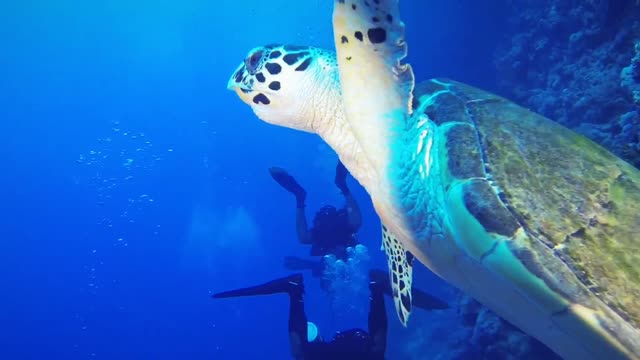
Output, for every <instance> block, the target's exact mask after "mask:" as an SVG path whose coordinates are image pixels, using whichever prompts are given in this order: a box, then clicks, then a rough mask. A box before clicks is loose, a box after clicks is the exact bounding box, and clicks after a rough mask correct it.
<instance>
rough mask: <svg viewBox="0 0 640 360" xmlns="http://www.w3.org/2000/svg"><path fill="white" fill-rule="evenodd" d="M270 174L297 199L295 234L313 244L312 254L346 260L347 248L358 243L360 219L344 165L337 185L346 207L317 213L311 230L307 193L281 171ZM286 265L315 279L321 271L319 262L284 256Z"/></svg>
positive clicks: (339, 171) (278, 169)
mask: <svg viewBox="0 0 640 360" xmlns="http://www.w3.org/2000/svg"><path fill="white" fill-rule="evenodd" d="M269 172H270V173H271V176H272V177H273V179H274V180H275V181H276V182H277V183H278V184H280V186H282V187H283V188H285V189H286V190H287V191H289V192H290V193H292V194H293V195H294V196H295V198H296V235H297V237H298V241H299V242H300V243H302V244H308V245H311V250H310V255H311V256H325V255H328V254H333V255H335V256H336V258H338V259H342V260H346V258H347V252H346V249H347V248H348V247H354V246H356V245H357V244H358V240H357V238H356V235H355V234H356V232H357V231H358V230H359V229H360V225H361V216H360V208H359V206H358V203H357V202H356V200H355V199H354V198H353V195H352V194H351V191H350V190H349V188H348V187H347V174H348V171H347V169H346V168H345V167H344V165H343V164H342V163H341V162H338V165H337V166H336V175H335V181H334V182H335V184H336V186H337V187H338V189H340V191H341V192H342V195H343V196H344V199H345V206H344V207H343V208H341V209H336V208H335V207H334V206H331V205H326V206H323V207H322V208H321V209H320V210H318V211H317V212H316V214H315V217H314V219H313V227H311V228H310V229H309V228H308V226H307V217H306V214H305V200H306V197H307V192H306V190H305V189H304V188H303V187H302V186H300V184H298V182H297V181H296V180H295V179H294V178H293V176H291V175H289V174H288V173H287V172H286V170H284V169H282V168H278V167H272V168H270V169H269ZM285 266H286V267H287V268H288V269H290V270H304V269H311V270H313V273H314V275H315V276H317V275H319V272H320V271H321V264H320V263H318V262H314V261H310V260H306V259H300V258H297V257H293V256H287V257H285Z"/></svg>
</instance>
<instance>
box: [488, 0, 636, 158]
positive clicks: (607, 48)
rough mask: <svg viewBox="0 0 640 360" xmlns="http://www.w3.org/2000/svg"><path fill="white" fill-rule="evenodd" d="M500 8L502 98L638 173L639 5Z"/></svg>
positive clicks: (518, 2)
mask: <svg viewBox="0 0 640 360" xmlns="http://www.w3.org/2000/svg"><path fill="white" fill-rule="evenodd" d="M505 1H506V3H507V4H508V6H509V9H510V12H511V15H510V16H509V19H510V21H509V29H506V31H505V33H506V34H508V35H507V37H506V38H505V41H504V43H502V44H501V45H500V46H499V47H498V50H497V53H496V66H497V70H498V83H499V86H500V88H501V89H502V93H503V94H504V95H506V96H508V97H510V98H512V99H513V100H515V101H516V102H519V103H521V104H524V105H526V106H528V107H529V108H530V109H531V110H533V111H536V112H539V113H541V114H544V115H545V116H547V117H549V118H551V119H553V120H556V121H558V122H560V123H562V124H564V125H566V126H569V127H570V128H572V129H574V130H576V131H578V132H580V133H582V134H584V135H586V136H588V137H589V138H591V139H593V140H594V141H596V142H598V143H600V144H601V145H603V146H604V147H606V148H608V149H610V150H612V151H613V152H614V153H616V154H617V155H618V156H620V157H622V158H624V159H625V160H627V161H629V162H631V163H632V164H634V165H635V166H640V1H638V0H505Z"/></svg>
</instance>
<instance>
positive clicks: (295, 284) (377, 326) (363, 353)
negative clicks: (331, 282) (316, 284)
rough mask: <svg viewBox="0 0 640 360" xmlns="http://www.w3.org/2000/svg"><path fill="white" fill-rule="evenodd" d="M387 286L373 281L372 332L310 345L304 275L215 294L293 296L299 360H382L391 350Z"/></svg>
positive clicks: (292, 315) (294, 343) (293, 343)
mask: <svg viewBox="0 0 640 360" xmlns="http://www.w3.org/2000/svg"><path fill="white" fill-rule="evenodd" d="M384 286H386V285H385V284H384V283H379V282H376V281H371V282H370V284H369V288H370V290H371V297H370V299H371V300H370V307H369V331H368V332H367V331H364V330H361V329H351V330H347V331H342V332H339V333H337V334H336V335H335V336H334V338H333V339H332V340H331V341H328V342H324V341H315V342H308V340H307V339H308V338H307V316H306V314H305V311H304V300H303V296H304V284H303V277H302V274H294V275H291V276H288V277H286V278H281V279H277V280H273V281H270V282H268V283H265V284H262V285H258V286H254V287H249V288H243V289H238V290H232V291H228V292H223V293H219V294H215V295H214V296H213V297H214V298H226V297H236V296H253V295H267V294H273V293H280V292H286V293H288V294H289V338H290V341H291V351H292V355H293V357H294V359H296V360H382V359H384V353H385V350H386V347H387V344H386V342H387V314H386V312H385V308H384Z"/></svg>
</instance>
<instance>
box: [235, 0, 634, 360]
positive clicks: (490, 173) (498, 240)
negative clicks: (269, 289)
mask: <svg viewBox="0 0 640 360" xmlns="http://www.w3.org/2000/svg"><path fill="white" fill-rule="evenodd" d="M333 26H334V41H335V47H336V53H333V52H331V51H327V50H322V49H318V48H313V47H307V46H304V47H300V46H287V45H267V46H260V47H257V48H254V49H252V50H251V51H250V52H249V54H248V56H247V57H246V59H245V60H244V62H243V63H242V64H241V65H240V66H239V67H238V69H237V70H236V71H235V72H234V74H233V75H232V77H231V79H230V81H229V84H228V87H229V88H230V89H232V90H234V91H236V93H237V94H238V95H239V96H240V98H241V99H242V100H243V101H244V102H246V103H247V104H248V105H250V106H251V107H252V108H253V110H254V112H255V114H256V115H257V116H258V117H259V118H260V119H262V120H264V121H266V122H268V123H272V124H277V125H280V126H285V127H289V128H294V129H299V130H303V131H307V132H312V133H316V134H318V135H319V136H321V137H322V139H323V140H324V141H326V142H327V143H328V144H329V145H330V146H331V147H332V148H333V149H334V150H335V151H336V152H337V153H338V155H339V157H340V159H341V160H342V162H343V163H344V164H345V165H346V167H347V168H348V169H349V170H350V172H351V173H352V174H353V176H354V177H355V178H356V179H357V180H358V181H359V182H360V183H361V184H362V185H363V187H364V188H365V189H366V191H367V192H368V193H369V195H370V196H371V198H372V200H373V204H374V207H375V210H376V213H377V214H378V215H379V217H380V219H381V222H382V236H383V244H384V247H385V250H386V253H387V258H388V265H389V269H390V274H391V280H392V284H393V286H394V299H395V305H396V310H397V313H398V316H399V318H400V320H401V321H402V323H403V324H405V325H406V322H407V320H408V316H409V313H410V311H411V295H410V294H411V292H410V288H411V282H412V268H413V258H414V256H415V258H417V259H418V260H419V261H420V262H422V263H423V264H425V265H426V266H427V267H428V268H429V269H431V270H432V271H433V272H434V273H436V274H438V275H439V276H440V277H442V278H443V279H445V280H447V281H448V282H450V283H452V284H453V285H455V286H456V287H458V288H460V289H462V290H463V291H465V292H467V293H468V294H470V295H471V296H473V297H474V298H476V299H478V300H479V301H480V302H482V303H483V304H485V305H486V306H488V307H489V308H490V309H492V310H493V311H495V312H496V313H498V314H499V315H500V316H502V317H503V318H505V319H506V320H508V321H510V322H511V323H513V324H515V325H517V326H518V327H520V328H521V329H522V330H524V331H525V332H527V333H528V334H530V335H532V336H534V337H536V338H537V339H539V340H541V341H542V342H543V343H545V344H546V345H548V346H549V347H550V348H551V349H552V350H554V351H555V352H556V353H558V354H559V355H561V356H562V357H564V358H566V359H581V360H584V359H593V360H596V359H628V358H632V359H640V331H639V330H638V329H639V327H640V239H639V235H638V234H639V233H640V215H639V214H640V212H639V210H640V171H638V170H637V169H636V168H634V167H632V166H631V165H629V164H628V163H626V162H624V161H622V160H620V159H619V158H617V157H616V156H614V155H612V154H611V153H610V152H608V151H607V150H605V149H604V148H602V147H600V146H598V145H597V144H595V143H593V142H592V141H590V140H588V139H586V138H585V137H583V136H580V135H578V134H576V133H574V132H572V131H571V130H569V129H567V128H565V127H563V126H561V125H559V124H557V123H555V122H552V121H551V120H548V119H546V118H544V117H542V116H540V115H538V114H535V113H533V112H530V111H528V110H527V109H524V108H522V107H520V106H518V105H516V104H514V103H512V102H510V101H508V100H506V99H504V98H502V97H499V96H497V95H493V94H491V93H488V92H485V91H482V90H480V89H477V88H474V87H471V86H468V85H465V84H462V83H458V82H455V81H452V80H446V79H432V80H429V81H426V82H423V83H420V84H418V85H415V83H414V75H413V71H412V68H411V67H410V66H409V65H408V64H403V63H402V60H403V59H404V58H405V56H406V54H407V46H406V43H405V40H404V24H403V22H402V21H401V19H400V16H399V7H398V0H336V1H335V2H334V14H333ZM436 55H437V54H436Z"/></svg>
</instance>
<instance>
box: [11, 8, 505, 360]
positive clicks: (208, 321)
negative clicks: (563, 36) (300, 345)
mask: <svg viewBox="0 0 640 360" xmlns="http://www.w3.org/2000/svg"><path fill="white" fill-rule="evenodd" d="M427 3H428V4H427ZM474 4H475V2H473V1H459V0H456V1H451V0H439V1H428V2H426V1H418V0H414V1H403V2H402V8H403V13H404V19H405V22H406V23H407V26H408V28H407V29H408V42H409V44H410V56H409V60H410V61H411V62H412V63H413V64H414V68H415V71H416V74H417V76H418V77H419V78H422V79H426V78H428V77H433V76H447V77H451V78H455V79H457V80H461V81H465V82H468V83H471V84H474V85H478V86H481V87H484V88H486V89H489V90H492V89H495V88H496V84H495V77H496V75H495V66H494V63H493V52H494V51H495V44H496V43H497V41H498V40H500V39H501V37H502V36H503V34H502V32H501V29H502V26H503V25H504V22H505V21H506V19H504V16H502V13H501V9H500V8H499V7H497V8H495V7H494V8H490V7H487V6H486V4H485V5H484V6H481V5H474ZM331 6H332V4H331V2H330V1H319V0H318V1H316V0H308V1H304V2H292V1H290V0H273V1H268V2H265V1H237V0H233V1H231V0H217V1H210V0H208V1H204V0H193V1H135V2H134V1H124V0H112V1H102V0H96V1H72V0H57V1H44V0H43V1H37V0H21V1H12V2H9V1H7V2H3V3H2V4H1V5H0V159H1V160H2V161H0V169H1V172H0V173H1V174H2V176H0V185H1V186H0V195H1V196H0V199H1V201H0V209H1V210H2V218H1V220H0V221H1V225H2V226H0V239H1V241H2V242H1V244H2V250H1V252H0V291H1V294H2V296H1V297H0V325H1V327H0V358H1V359H16V360H17V359H186V358H189V359H258V358H269V359H284V358H288V354H289V352H288V351H289V350H288V349H289V348H288V337H287V333H286V326H287V323H286V316H287V299H286V297H285V296H278V295H274V296H270V297H264V298H260V299H237V300H227V301H213V300H212V299H210V295H211V293H212V292H215V291H221V290H226V289H229V288H233V287H239V286H245V285H250V284H253V283H258V282H261V281H266V280H269V279H270V278H273V277H277V276H282V275H285V274H287V271H286V269H284V268H283V267H282V257H283V256H284V255H298V256H304V255H305V254H306V252H307V251H308V249H307V248H303V247H301V246H299V245H298V244H297V243H296V240H295V232H294V218H293V214H294V201H293V199H292V198H291V197H290V196H289V195H288V194H286V193H285V192H284V191H282V189H281V188H279V187H278V186H277V185H276V184H275V183H274V182H273V181H272V179H271V178H270V177H269V174H268V172H267V168H268V167H269V166H273V165H277V166H281V167H284V168H286V169H288V170H289V171H290V172H291V173H292V174H294V175H295V176H296V178H297V179H298V180H299V181H300V182H301V183H302V184H303V185H304V186H305V187H306V188H307V190H308V192H309V197H308V209H309V214H308V215H309V216H310V215H312V210H313V209H316V208H318V207H319V206H320V205H323V204H327V203H333V204H341V198H340V196H339V193H338V191H337V190H336V188H335V187H334V186H333V171H334V168H335V162H336V159H337V158H336V156H335V154H334V153H333V152H332V151H331V149H330V148H328V147H327V146H326V145H324V144H323V143H322V142H321V141H320V140H319V138H317V137H316V136H314V135H310V134H304V133H300V132H295V131H293V130H288V129H284V128H278V127H274V126H271V125H267V124H265V123H262V122H260V121H259V120H257V119H256V118H255V116H254V115H253V114H252V112H251V110H250V108H249V107H248V106H246V105H244V104H243V103H242V102H241V101H240V100H239V99H237V97H236V95H235V94H233V93H232V92H229V91H227V90H226V83H227V80H228V78H229V76H230V75H231V72H232V71H233V70H234V69H235V68H236V66H237V65H238V64H239V62H240V61H242V59H243V58H244V56H245V54H246V53H247V51H248V50H249V49H251V48H252V47H253V46H256V45H260V44H265V43H272V42H283V43H295V44H310V45H315V46H320V47H326V48H331V47H332V32H331V21H330V19H331ZM349 184H350V186H351V188H352V189H353V192H354V194H355V196H356V198H357V200H358V201H359V202H360V204H361V207H362V212H363V218H364V221H363V222H364V224H363V228H362V230H361V231H360V232H359V238H360V239H361V240H362V241H363V242H364V243H365V244H366V245H367V246H368V247H369V252H370V254H371V266H375V267H382V268H384V266H385V262H384V258H383V253H382V252H380V251H379V250H378V249H379V246H380V239H379V222H378V220H377V217H376V216H375V213H374V211H373V209H372V206H371V204H370V200H369V198H368V197H367V195H366V193H365V192H364V190H363V189H362V188H360V187H359V185H358V184H357V183H356V182H355V181H354V180H353V179H349ZM417 274H419V278H418V280H416V281H417V282H418V284H419V285H420V286H421V287H423V288H425V289H429V291H430V292H432V293H434V294H436V295H438V296H441V297H447V296H450V289H449V288H448V287H447V286H446V285H444V284H443V283H442V282H441V281H439V280H438V279H436V278H435V276H433V275H432V274H430V273H428V272H427V271H426V270H424V269H420V270H417ZM416 276H418V275H416ZM308 279H309V280H308V285H307V297H306V300H307V301H306V304H307V312H308V315H309V318H310V319H311V320H314V321H315V322H316V323H318V325H319V327H320V329H321V332H322V333H323V335H324V336H325V337H330V335H331V333H332V332H333V331H335V330H339V329H341V328H346V327H351V326H361V327H364V326H365V324H366V323H365V321H366V311H365V309H364V308H360V309H355V310H353V311H352V313H349V312H346V313H343V314H338V315H336V314H335V312H334V311H332V308H331V304H330V302H329V301H328V300H327V297H326V295H325V294H324V293H323V292H321V291H320V288H319V286H318V284H317V281H316V280H311V278H310V277H309V278H308ZM365 300H366V299H365ZM364 304H366V302H364ZM387 307H388V314H389V319H390V335H389V339H390V341H389V342H390V344H389V347H390V348H393V349H397V348H400V347H403V346H406V343H407V341H408V340H407V339H408V338H409V331H410V330H404V329H401V327H400V325H399V324H398V322H397V321H396V318H395V314H394V311H393V309H392V304H391V302H390V301H387ZM428 316H430V315H428V314H419V313H418V314H415V319H414V320H412V321H414V323H415V324H416V325H415V326H416V327H419V324H421V323H425V324H427V323H429V319H430V318H429V317H428ZM421 319H422V320H421ZM431 325H433V324H431ZM425 326H427V325H425ZM434 346H437V344H436V345H434ZM265 356H266V357H265ZM392 358H393V357H392ZM398 358H401V357H398Z"/></svg>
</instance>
